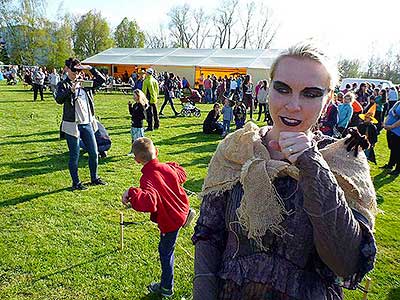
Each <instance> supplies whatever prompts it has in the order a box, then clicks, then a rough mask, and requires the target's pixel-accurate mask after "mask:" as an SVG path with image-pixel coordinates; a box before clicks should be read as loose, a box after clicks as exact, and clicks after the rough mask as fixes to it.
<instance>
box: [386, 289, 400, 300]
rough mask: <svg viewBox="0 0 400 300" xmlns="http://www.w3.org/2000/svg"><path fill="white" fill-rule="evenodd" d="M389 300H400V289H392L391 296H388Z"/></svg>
mask: <svg viewBox="0 0 400 300" xmlns="http://www.w3.org/2000/svg"><path fill="white" fill-rule="evenodd" d="M386 299H387V300H400V288H399V287H396V288H393V289H390V291H389V294H388V295H387V298H386Z"/></svg>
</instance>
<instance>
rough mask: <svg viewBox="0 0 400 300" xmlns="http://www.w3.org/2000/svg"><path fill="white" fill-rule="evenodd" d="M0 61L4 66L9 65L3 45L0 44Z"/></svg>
mask: <svg viewBox="0 0 400 300" xmlns="http://www.w3.org/2000/svg"><path fill="white" fill-rule="evenodd" d="M0 39H1V37H0ZM0 61H1V62H2V63H3V64H5V65H8V64H9V63H10V56H9V55H8V53H7V49H6V45H5V44H0Z"/></svg>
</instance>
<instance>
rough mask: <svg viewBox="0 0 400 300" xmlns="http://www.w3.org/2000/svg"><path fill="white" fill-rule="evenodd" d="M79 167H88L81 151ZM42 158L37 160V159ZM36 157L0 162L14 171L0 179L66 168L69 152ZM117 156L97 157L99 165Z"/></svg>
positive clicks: (12, 178)
mask: <svg viewBox="0 0 400 300" xmlns="http://www.w3.org/2000/svg"><path fill="white" fill-rule="evenodd" d="M79 156H80V157H79V166H78V167H79V168H81V167H83V168H88V154H87V153H85V152H83V151H81V152H80V155H79ZM41 158H42V159H43V160H40V161H38V159H41ZM38 159H26V160H23V161H15V162H7V163H2V164H0V166H6V167H8V168H10V169H13V170H14V171H12V172H10V173H7V174H1V175H0V180H14V179H18V178H26V177H31V176H37V175H43V174H49V173H53V172H57V171H62V170H65V169H68V161H69V152H64V153H58V154H54V155H48V156H41V157H39V158H38ZM118 160H119V158H118V157H106V158H103V159H99V164H98V165H99V166H100V165H104V164H107V163H110V162H114V161H118Z"/></svg>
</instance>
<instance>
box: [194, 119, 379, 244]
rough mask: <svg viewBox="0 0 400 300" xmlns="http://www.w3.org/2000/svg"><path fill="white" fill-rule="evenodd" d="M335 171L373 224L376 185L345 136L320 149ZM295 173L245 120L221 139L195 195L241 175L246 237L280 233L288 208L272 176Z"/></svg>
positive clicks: (348, 196) (226, 187)
mask: <svg viewBox="0 0 400 300" xmlns="http://www.w3.org/2000/svg"><path fill="white" fill-rule="evenodd" d="M319 151H320V153H321V154H322V156H323V158H324V159H325V161H326V162H327V164H328V165H329V168H330V170H331V171H332V172H333V174H334V175H335V177H336V180H337V182H338V184H339V186H340V187H341V188H342V190H343V191H344V194H345V198H346V201H347V203H348V205H349V206H350V207H351V208H354V209H356V210H357V211H359V212H360V213H361V214H362V215H363V216H365V217H366V218H367V219H368V220H369V222H370V223H371V224H372V226H373V225H374V223H375V215H376V213H377V204H376V195H375V189H374V186H373V184H372V181H371V177H370V173H369V165H368V162H367V159H366V157H365V155H364V153H362V151H361V153H360V154H359V155H358V156H357V157H354V155H353V154H352V153H349V152H347V151H346V147H345V145H344V139H342V140H338V141H337V142H334V143H332V144H330V145H328V146H327V147H326V148H324V149H322V150H319ZM285 174H287V175H289V176H291V177H293V178H295V179H298V178H299V170H298V169H297V167H295V166H294V165H291V164H289V163H287V162H284V161H278V160H273V159H271V157H270V155H269V153H268V150H267V148H266V147H265V146H264V145H263V144H262V142H261V136H260V128H258V127H257V125H255V124H254V123H251V122H249V123H247V124H246V125H245V126H244V128H242V129H239V130H237V131H235V132H234V133H232V134H230V135H228V136H227V137H226V138H225V139H224V140H222V141H221V142H220V144H219V145H218V147H217V150H216V152H215V154H214V156H213V157H212V159H211V161H210V164H209V167H208V174H207V176H206V178H205V180H204V184H203V189H202V192H201V193H200V197H201V198H202V197H204V196H205V195H207V194H210V193H215V194H220V193H223V192H225V191H227V190H230V189H232V187H233V186H234V185H235V184H236V183H238V182H239V181H240V183H241V184H242V186H243V191H244V194H243V198H242V200H241V205H240V207H239V208H238V209H237V212H236V213H237V216H238V220H239V222H240V224H241V225H242V227H243V228H244V229H245V230H246V231H247V233H248V234H247V236H248V238H251V239H254V240H256V241H257V242H259V243H260V242H261V238H262V237H263V236H264V235H265V233H266V231H267V230H270V231H272V232H273V233H275V234H281V233H282V232H284V229H283V228H282V226H281V225H280V223H281V222H282V221H283V219H284V216H285V215H286V214H287V213H288V212H287V211H286V210H285V207H284V204H283V202H282V200H281V199H280V197H279V195H278V193H277V192H276V191H275V189H274V186H273V184H272V182H273V181H274V179H275V178H276V177H277V176H280V175H285Z"/></svg>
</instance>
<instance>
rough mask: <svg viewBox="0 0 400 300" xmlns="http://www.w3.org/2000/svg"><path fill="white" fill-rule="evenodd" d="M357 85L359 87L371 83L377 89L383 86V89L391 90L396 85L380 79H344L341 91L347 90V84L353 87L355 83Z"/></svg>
mask: <svg viewBox="0 0 400 300" xmlns="http://www.w3.org/2000/svg"><path fill="white" fill-rule="evenodd" d="M354 82H355V83H357V87H359V86H360V84H361V83H363V82H369V83H373V84H375V86H376V87H378V86H379V85H381V87H382V88H383V89H385V88H387V87H388V88H391V87H393V86H394V84H393V83H392V82H391V81H390V80H385V79H379V78H343V80H342V82H341V84H340V88H339V90H341V91H343V90H344V89H345V88H346V84H350V85H353V83H354Z"/></svg>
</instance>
